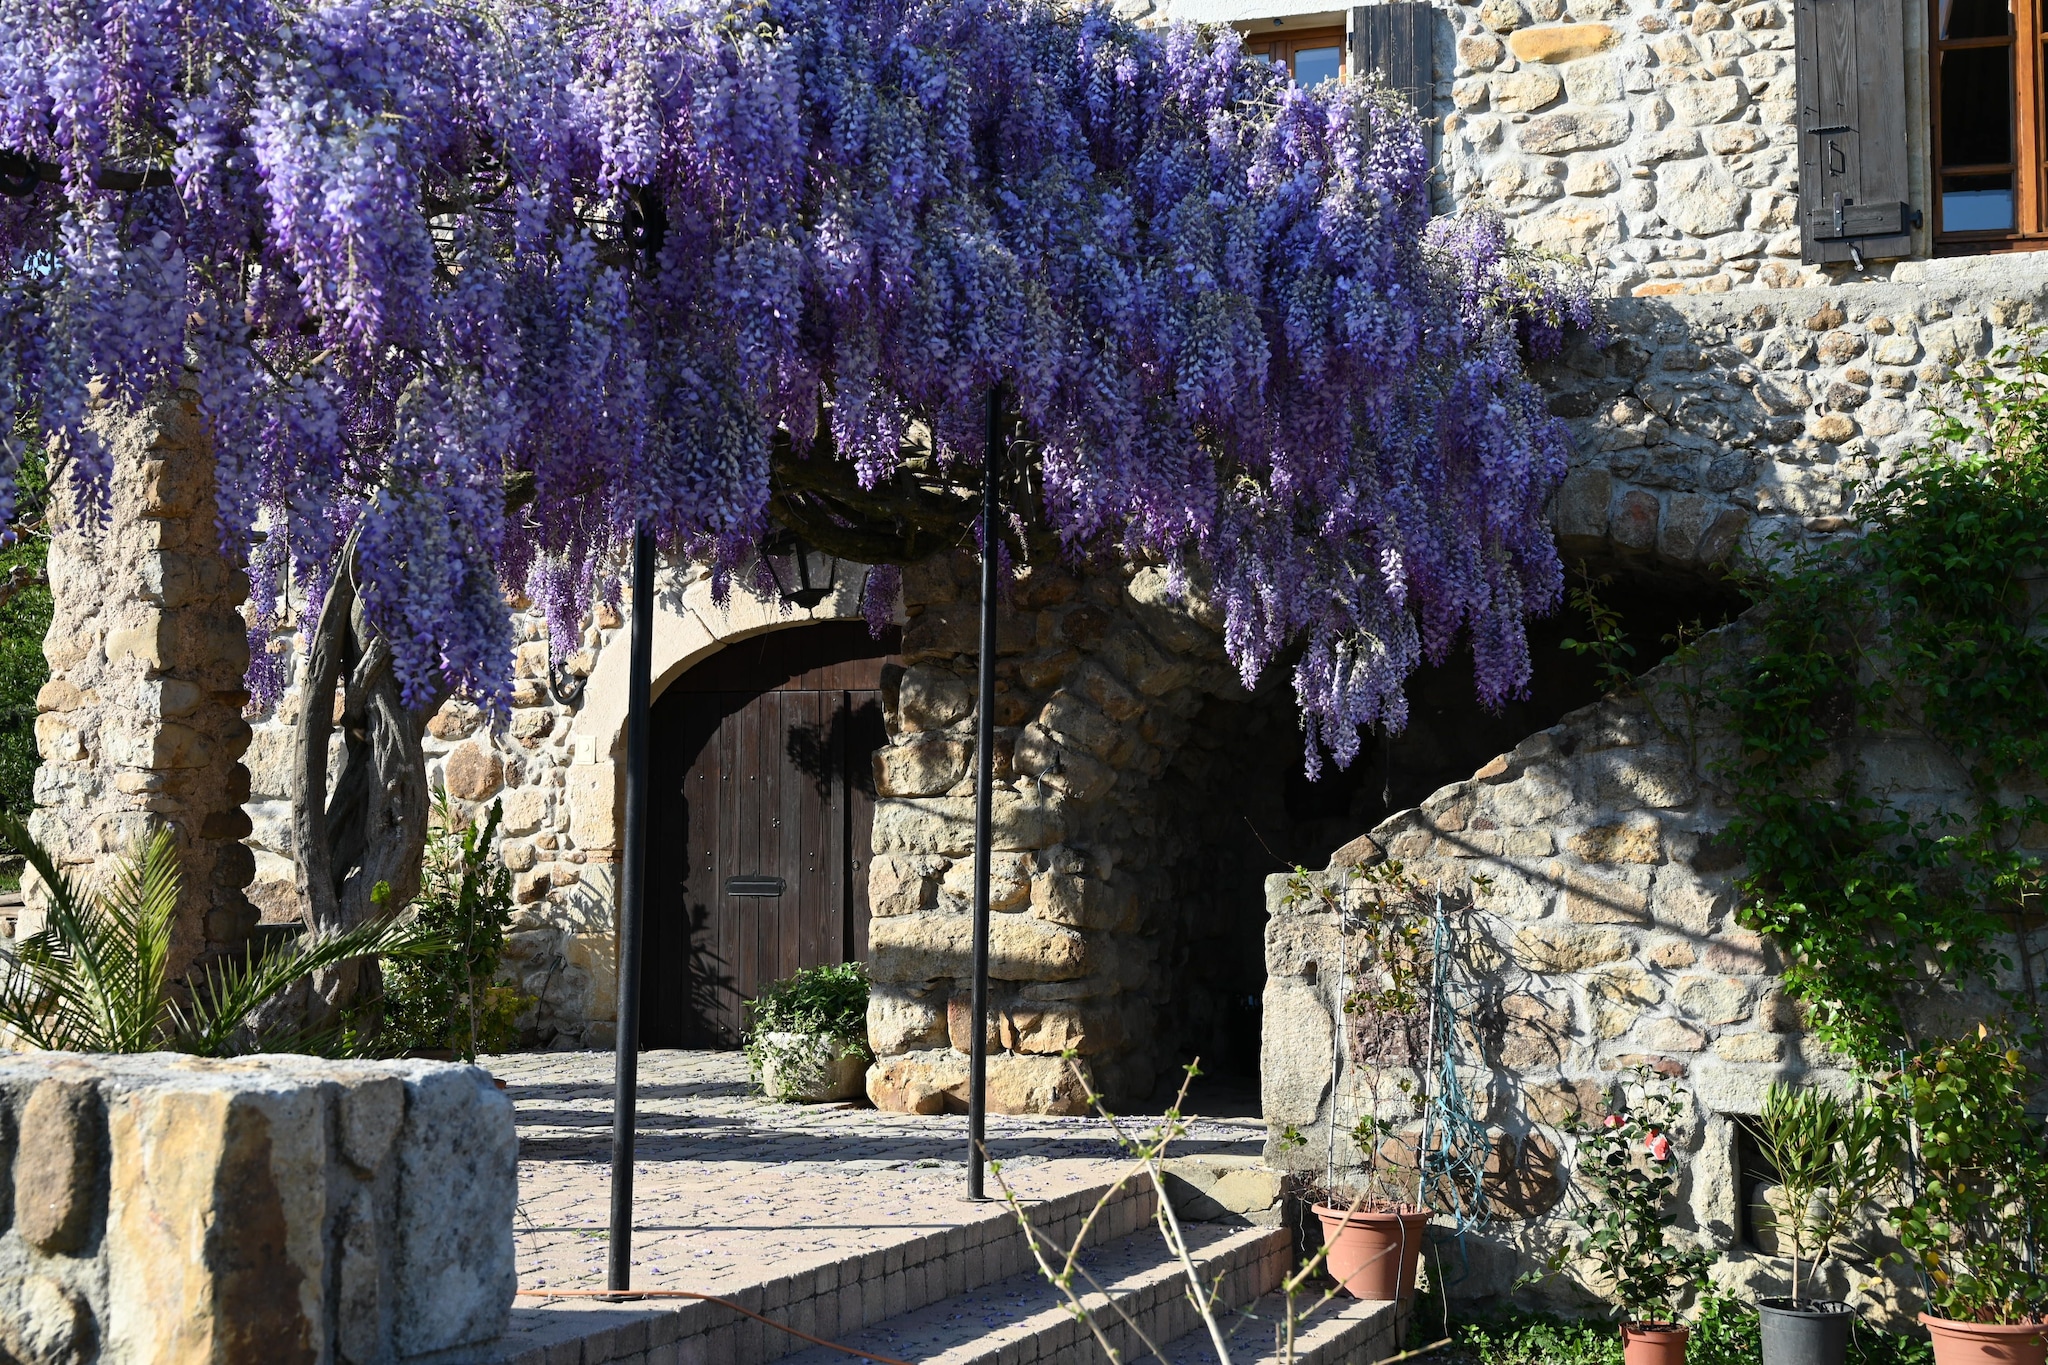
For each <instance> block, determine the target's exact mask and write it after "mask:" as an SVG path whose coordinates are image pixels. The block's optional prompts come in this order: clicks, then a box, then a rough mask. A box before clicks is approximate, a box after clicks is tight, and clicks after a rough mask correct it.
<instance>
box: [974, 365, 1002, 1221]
mask: <svg viewBox="0 0 2048 1365" xmlns="http://www.w3.org/2000/svg"><path fill="white" fill-rule="evenodd" d="M1002 419H1003V400H1002V391H1001V389H1000V387H999V386H997V385H994V384H991V385H990V386H989V390H988V453H987V455H986V456H985V457H983V459H982V465H981V691H980V694H979V696H980V700H979V701H977V702H976V704H975V709H974V991H973V1001H972V1009H973V1016H974V1017H973V1023H972V1025H971V1027H972V1028H973V1030H974V1032H973V1042H972V1043H971V1044H969V1051H968V1059H969V1060H968V1070H967V1197H968V1198H969V1199H986V1198H987V1197H988V1196H987V1195H985V1194H983V1193H982V1189H981V1177H982V1162H983V1159H984V1157H985V1155H986V1153H985V1152H984V1151H983V1147H982V1134H983V1131H984V1130H985V1128H986V1126H987V1122H988V879H989V861H990V860H989V845H990V844H991V843H993V842H994V839H993V829H994V825H995V814H994V804H995V791H994V788H995V773H996V558H997V554H996V551H997V541H996V505H997V501H998V499H997V495H996V486H997V481H998V479H999V478H1000V476H1001V472H1002V471H1001V468H1000V466H1001V462H1002V433H1003V420H1002Z"/></svg>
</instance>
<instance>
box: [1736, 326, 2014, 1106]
mask: <svg viewBox="0 0 2048 1365" xmlns="http://www.w3.org/2000/svg"><path fill="white" fill-rule="evenodd" d="M1998 360H1999V362H2000V364H2001V365H2002V366H2003V368H2004V370H2005V373H2004V374H2003V375H1990V374H1986V375H1984V376H1981V377H1979V378H1978V379H1976V380H1975V381H1974V383H1973V385H1972V387H1971V388H1970V389H1969V391H1968V393H1967V394H1966V402H1965V403H1964V404H1963V405H1962V406H1961V407H1960V408H1959V409H1958V410H1957V411H1956V412H1955V413H1954V414H1952V415H1949V416H1946V417H1944V418H1943V419H1942V421H1941V424H1940V426H1939V427H1938V429H1937V431H1936V433H1935V437H1934V441H1933V443H1932V446H1931V447H1930V448H1928V449H1925V450H1922V451H1917V452H1915V453H1914V456H1913V458H1912V459H1911V460H1910V461H1909V462H1908V464H1909V467H1908V469H1907V470H1906V472H1905V473H1903V474H1900V475H1898V476H1897V477H1895V478H1893V479H1891V480H1889V481H1888V482H1885V483H1884V484H1882V485H1881V486H1879V487H1877V488H1876V489H1874V490H1873V491H1872V492H1871V494H1870V495H1869V496H1868V497H1867V498H1866V499H1865V500H1864V502H1863V504H1862V516H1863V519H1864V523H1865V526H1866V528H1867V532H1868V533H1867V534H1866V535H1864V536H1861V537H1859V538H1857V539H1856V540H1854V541H1853V542H1851V543H1850V544H1848V545H1847V546H1844V547H1840V548H1829V549H1822V550H1816V551H1809V552H1804V553H1800V554H1797V555H1794V556H1793V557H1792V558H1791V559H1790V560H1789V562H1788V563H1787V564H1786V565H1785V566H1784V567H1783V569H1782V571H1780V572H1778V573H1776V574H1774V575H1772V576H1771V577H1769V578H1768V579H1766V580H1764V581H1762V582H1760V583H1759V584H1758V585H1757V590H1758V596H1759V598H1760V600H1761V602H1762V604H1763V608H1764V609H1763V611H1762V612H1761V613H1760V623H1759V625H1760V630H1761V634H1762V641H1761V645H1762V647H1761V650H1760V652H1759V653H1758V654H1757V655H1756V656H1755V657H1753V658H1751V659H1749V660H1748V661H1747V662H1746V663H1744V664H1743V665H1741V666H1740V667H1739V668H1738V669H1737V671H1736V672H1735V674H1734V676H1733V677H1732V678H1731V679H1730V680H1729V681H1728V682H1727V683H1726V685H1725V686H1723V687H1722V688H1721V689H1720V691H1719V695H1718V698H1717V699H1718V700H1719V701H1720V702H1721V703H1722V704H1723V705H1725V706H1726V707H1727V710H1728V713H1729V715H1730V717H1731V719H1732V726H1733V731H1734V736H1735V739H1736V741H1737V751H1736V755H1735V757H1734V759H1733V760H1732V761H1731V762H1730V763H1729V764H1728V765H1727V767H1726V769H1725V775H1726V776H1727V777H1728V778H1729V779H1730V780H1731V782H1732V784H1733V788H1734V805H1735V812H1736V813H1735V818H1734V820H1733V821H1732V822H1731V826H1730V829H1729V838H1730V840H1731V842H1732V843H1733V844H1734V845H1735V846H1736V847H1739V848H1740V849H1742V851H1743V853H1744V855H1745V858H1746V860H1747V863H1748V868H1749V871H1748V874H1747V876H1746V877H1745V879H1744V881H1743V883H1742V894H1743V903H1742V909H1741V913H1740V917H1741V920H1742V922H1743V923H1744V924H1745V925H1747V926H1748V927H1749V928H1752V929H1756V930H1761V931H1763V932H1765V933H1768V934H1770V935H1771V936H1772V937H1773V938H1775V939H1776V940H1777V941H1778V942H1779V944H1780V945H1781V946H1782V947H1783V948H1784V949H1785V950H1786V953H1787V958H1788V961H1787V968H1786V974H1785V976H1786V984H1787V987H1788V988H1789V989H1790V990H1791V991H1792V992H1793V994H1794V995H1795V996H1796V997H1798V998H1799V999H1800V1000H1801V1001H1803V1002H1804V1003H1805V1005H1806V1006H1807V1007H1808V1010H1809V1012H1810V1019H1811V1022H1812V1025H1813V1027H1814V1029H1815V1031H1816V1032H1817V1033H1818V1034H1819V1035H1820V1037H1821V1039H1822V1040H1823V1041H1824V1042H1826V1043H1827V1044H1828V1045H1829V1046H1831V1047H1834V1048H1836V1049H1838V1050H1840V1051H1842V1052H1845V1053H1847V1054H1849V1055H1851V1056H1853V1057H1855V1058H1856V1059H1858V1060H1859V1061H1861V1062H1863V1063H1865V1064H1867V1065H1876V1064H1878V1063H1880V1062H1881V1061H1882V1059H1884V1058H1885V1057H1887V1056H1889V1055H1890V1054H1892V1053H1893V1052H1894V1050H1895V1049H1897V1048H1898V1047H1900V1046H1902V1045H1905V1046H1915V1045H1917V1044H1918V1043H1919V1042H1920V1041H1921V1040H1919V1039H1917V1038H1915V1037H1914V1036H1913V1030H1912V1029H1911V1027H1910V1026H1909V1015H1908V1012H1907V1010H1906V1008H1905V1006H1906V1005H1907V1002H1908V1001H1909V1000H1910V999H1911V998H1912V996H1913V995H1914V994H1915V993H1916V992H1918V991H1920V990H1922V989H1924V983H1925V975H1924V973H1923V968H1922V962H1923V961H1924V960H1931V961H1932V962H1933V964H1934V965H1935V967H1936V968H1937V972H1938V975H1939V977H1940V979H1941V980H1942V981H1944V982H1949V983H1960V982H1962V981H1966V980H1970V979H1976V980H1988V979H1989V978H1990V976H1991V974H1992V973H1993V972H1994V971H1995V970H1996V969H1998V968H2000V967H2003V966H2007V965H2009V964H2007V963H2006V962H2005V961H2004V960H2003V959H2002V958H2001V956H2000V955H1999V954H1998V953H1997V952H1996V951H1994V949H1993V948H1992V947H1991V946H1990V944H1991V940H1992V938H1993V937H1994V936H1995V935H1997V934H1999V933H2001V932H2004V931H2007V930H2009V929H2010V927H2011V926H2010V923H2009V922H2008V917H2009V916H2010V915H2012V914H2013V913H2014V912H2015V911H2016V910H2018V909H2019V908H2020V907H2021V906H2022V905H2023V904H2024V902H2025V900H2026V898H2027V897H2028V896H2030V895H2031V894H2033V892H2034V891H2035V889H2036V887H2037V884H2038V880H2039V876H2040V865H2039V863H2038V861H2037V860H2036V859H2034V858H2032V857H2030V856H2028V855H2026V854H2024V853H2023V852H2021V851H2020V849H2019V847H2018V844H2019V834H2020V831H2022V830H2024V829H2026V828H2027V827H2029V826H2033V825H2038V824H2039V823H2040V822H2041V821H2043V819H2044V818H2048V806H2044V804H2043V802H2042V801H2041V799H2040V798H2039V797H2038V796H2035V795H2028V794H2025V793H2026V792H2027V790H2028V789H2037V790H2038V789H2044V788H2048V640H2044V639H2042V638H2037V635H2036V633H2035V630H2034V626H2035V622H2036V618H2037V613H2038V608H2039V605H2040V603H2039V602H2037V600H2036V595H2037V594H2036V590H2037V589H2048V577H2035V576H2036V575H2048V357H2044V356H2043V355H2042V354H2039V353H2036V352H2031V351H2028V352H2015V351H2004V352H2001V353H2000V355H1999V357H1998ZM1878 735H1889V736H1892V737H1894V738H1907V737H1917V738H1920V739H1923V740H1926V741H1929V742H1931V743H1933V744H1934V745H1936V746H1938V747H1939V748H1940V749H1941V750H1943V751H1945V752H1946V753H1947V754H1948V755H1950V756H1951V757H1952V758H1953V760H1954V762H1955V764H1956V766H1957V767H1958V769H1959V770H1960V771H1962V772H1963V773H1965V774H1967V777H1968V781H1969V784H1970V787H1971V789H1972V792H1971V794H1972V796H1973V805H1974V808H1973V809H1970V810H1967V811H1961V812H1949V813H1947V814H1942V813H1929V812H1926V811H1916V810H1913V809H1910V808H1909V807H1908V806H1907V805H1905V804H1903V803H1902V802H1899V801H1896V800H1894V799H1893V796H1892V794H1891V793H1889V792H1887V791H1885V790H1883V789H1881V788H1877V787H1874V786H1873V785H1871V783H1870V782H1869V781H1868V780H1867V779H1866V777H1865V775H1864V774H1863V773H1862V772H1861V771H1860V769H1859V766H1858V764H1857V762H1856V760H1855V755H1856V751H1857V748H1858V746H1859V744H1860V743H1862V742H1867V741H1868V740H1870V739H1871V738H1874V737H1876V736H1878Z"/></svg>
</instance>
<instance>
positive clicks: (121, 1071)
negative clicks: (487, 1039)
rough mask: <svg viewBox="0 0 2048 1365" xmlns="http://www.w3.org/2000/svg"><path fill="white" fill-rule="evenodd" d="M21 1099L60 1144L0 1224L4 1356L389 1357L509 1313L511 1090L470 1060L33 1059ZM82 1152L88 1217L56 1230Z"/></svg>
mask: <svg viewBox="0 0 2048 1365" xmlns="http://www.w3.org/2000/svg"><path fill="white" fill-rule="evenodd" d="M10 1105H11V1106H13V1107H15V1110H16V1112H15V1114H14V1119H15V1122H16V1123H18V1124H19V1126H20V1129H21V1133H22V1136H23V1137H25V1138H32V1139H33V1140H34V1141H35V1142H36V1143H37V1144H38V1146H39V1147H41V1148H45V1149H52V1150H46V1151H42V1152H40V1153H38V1154H34V1156H33V1159H34V1161H36V1162H37V1163H39V1164H36V1165H30V1164H26V1163H17V1165H16V1168H15V1172H14V1176H15V1183H16V1186H17V1191H18V1193H21V1194H24V1195H26V1194H27V1193H28V1190H27V1188H26V1187H25V1182H27V1181H30V1180H33V1181H34V1182H35V1185H34V1186H33V1188H34V1190H35V1192H36V1194H37V1196H38V1197H37V1198H32V1199H25V1201H24V1204H23V1211H24V1214H25V1215H27V1218H26V1220H25V1221H24V1223H23V1225H22V1230H23V1232H24V1237H23V1238H22V1239H19V1240H17V1239H7V1240H6V1242H5V1243H0V1285H7V1286H12V1288H10V1289H8V1290H6V1291H0V1301H4V1302H0V1352H4V1353H5V1354H6V1357H7V1358H8V1359H12V1360H18V1361H24V1362H35V1365H58V1362H74V1361H76V1362H84V1361H88V1360H92V1359H101V1360H107V1361H131V1360H132V1361H145V1360H146V1361H150V1362H153V1363H154V1362H163V1363H164V1365H184V1363H185V1362H191V1365H200V1362H205V1363H206V1365H273V1363H275V1362H292V1361H304V1362H307V1365H313V1362H316V1361H322V1360H334V1361H336V1362H337V1365H383V1363H384V1362H399V1361H404V1360H409V1359H414V1358H417V1357H420V1356H425V1355H433V1354H436V1353H441V1352H448V1351H461V1350H470V1351H474V1350H476V1349H479V1348H482V1347H484V1346H485V1345H486V1344H487V1343H489V1342H491V1341H492V1340H493V1339H495V1338H496V1337H497V1336H499V1335H500V1333H502V1331H503V1330H504V1327H505V1324H506V1322H507V1321H508V1319H509V1313H510V1309H511V1303H512V1291H513V1288H514V1283H515V1281H514V1272H513V1259H512V1257H513V1250H512V1216H513V1209H514V1206H515V1203H516V1200H517V1171H516V1137H515V1135H514V1131H513V1124H512V1107H511V1104H510V1102H509V1101H507V1100H506V1098H505V1096H504V1095H503V1094H502V1093H500V1092H499V1091H498V1090H497V1088H496V1087H495V1086H494V1085H492V1084H491V1081H490V1078H489V1077H488V1076H486V1075H485V1074H484V1073H483V1072H481V1071H478V1070H476V1069H475V1068H473V1067H461V1066H450V1065H446V1064H442V1063H435V1062H396V1063H370V1062H330V1061H324V1060H320V1059H316V1058H308V1057H292V1056H265V1057H248V1058H237V1059H234V1060H232V1061H208V1060H202V1059H199V1058H193V1057H186V1056H179V1055H172V1054H145V1055H141V1056H127V1057H91V1058H84V1057H76V1056H66V1055H62V1054H38V1055H25V1056H16V1057H8V1058H4V1059H0V1107H4V1106H10ZM57 1148H61V1149H62V1150H63V1151H65V1152H68V1153H70V1154H71V1155H70V1156H69V1158H68V1159H66V1158H62V1157H60V1156H58V1155H57V1154H56V1152H55V1151H54V1149H57ZM24 1155H25V1156H27V1155H30V1154H28V1153H24ZM67 1164H68V1165H69V1166H71V1167H72V1168H74V1169H75V1170H78V1171H89V1172H90V1176H89V1183H90V1184H91V1185H92V1186H93V1187H94V1191H93V1193H92V1194H91V1195H90V1197H89V1198H88V1199H87V1201H86V1202H87V1204H88V1205H89V1206H90V1210H91V1211H90V1212H89V1213H88V1214H87V1215H86V1216H85V1226H86V1228H87V1231H88V1233H89V1235H88V1236H86V1237H85V1238H84V1239H82V1240H77V1241H76V1244H75V1245H67V1246H60V1245H58V1243H52V1244H51V1245H49V1246H44V1245H41V1244H39V1243H38V1242H37V1241H36V1240H35V1238H33V1237H31V1236H29V1235H28V1234H29V1233H30V1232H32V1231H34V1230H36V1229H37V1228H40V1227H42V1224H41V1223H37V1222H35V1221H34V1220H36V1219H40V1218H43V1217H44V1215H43V1214H41V1213H38V1212H33V1210H37V1209H41V1208H45V1207H51V1206H53V1205H54V1204H55V1203H61V1202H63V1199H62V1198H59V1199H57V1200H55V1201H45V1200H43V1199H42V1198H41V1196H42V1195H43V1194H44V1193H46V1192H52V1191H55V1192H59V1193H60V1194H61V1192H62V1191H64V1190H67V1189H69V1190H73V1191H75V1190H76V1188H77V1181H75V1180H73V1179H71V1178H69V1177H67V1176H65V1175H64V1174H63V1172H61V1171H60V1170H59V1169H58V1168H59V1167H62V1166H65V1165H67ZM73 1202H74V1204H75V1202H76V1201H75V1200H74V1201H73ZM65 1221H67V1220H65V1219H62V1218H60V1219H58V1220H57V1223H58V1224H62V1223H64V1222H65ZM46 1240H47V1239H46ZM63 1240H64V1239H62V1238H60V1239H58V1242H59V1243H61V1242H62V1241H63ZM53 1251H55V1252H57V1253H58V1254H57V1255H56V1256H52V1255H51V1254H50V1253H51V1252H53ZM330 1343H332V1344H333V1345H332V1346H330ZM335 1347H338V1348H339V1349H338V1350H336V1349H334V1348H335Z"/></svg>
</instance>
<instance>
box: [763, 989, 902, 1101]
mask: <svg viewBox="0 0 2048 1365" xmlns="http://www.w3.org/2000/svg"><path fill="white" fill-rule="evenodd" d="M867 1035H868V975H867V969H866V968H864V967H862V966H861V964H860V963H858V962H842V963H834V964H832V965H829V966H823V967H806V968H804V969H803V970H802V971H800V972H798V973H797V974H796V975H795V976H791V977H786V978H784V979H783V980H781V981H777V982H775V983H773V984H772V985H770V986H768V987H767V988H766V989H764V990H763V991H762V992H761V993H760V995H758V996H756V997H755V998H754V999H753V1000H751V1001H749V1002H748V1005H747V1041H746V1054H747V1067H748V1069H749V1070H750V1071H751V1072H752V1073H753V1078H754V1084H755V1085H757V1086H759V1087H760V1088H761V1093H762V1094H764V1095H767V1096H768V1097H769V1098H771V1099H777V1100H797V1101H801V1102H804V1103H807V1104H817V1103H822V1102H824V1101H827V1100H848V1099H852V1098H853V1097H854V1096H856V1095H858V1094H860V1093H861V1081H862V1078H863V1076H864V1075H865V1074H866V1071H867V1065H868V1063H869V1062H870V1061H872V1060H873V1057H872V1055H871V1054H870V1053H869V1052H868V1042H867Z"/></svg>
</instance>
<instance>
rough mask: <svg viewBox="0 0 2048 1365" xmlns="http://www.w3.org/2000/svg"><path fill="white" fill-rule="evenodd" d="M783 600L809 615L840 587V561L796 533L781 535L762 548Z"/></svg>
mask: <svg viewBox="0 0 2048 1365" xmlns="http://www.w3.org/2000/svg"><path fill="white" fill-rule="evenodd" d="M761 557H762V558H763V559H765V560H767V561H768V572H769V573H771V574H773V575H774V576H775V589H776V591H777V592H779V593H780V594H781V595H782V600H783V601H785V602H787V603H789V604H790V605H791V606H793V607H802V608H804V609H805V610H806V611H808V610H809V609H810V608H812V607H815V606H817V605H818V604H819V603H820V602H822V601H824V600H825V599H826V598H828V597H830V596H831V595H832V591H833V589H834V588H837V587H838V586H839V561H838V560H837V559H836V558H834V557H833V556H831V555H829V554H826V553H825V552H824V551H823V550H820V549H818V548H817V547H816V546H814V545H812V544H811V543H810V542H809V541H807V540H805V539H804V538H803V537H802V536H800V535H798V534H797V533H796V532H794V531H779V532H777V533H776V534H775V535H773V536H771V537H769V538H768V540H767V541H766V543H764V544H763V545H762V546H761Z"/></svg>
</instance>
